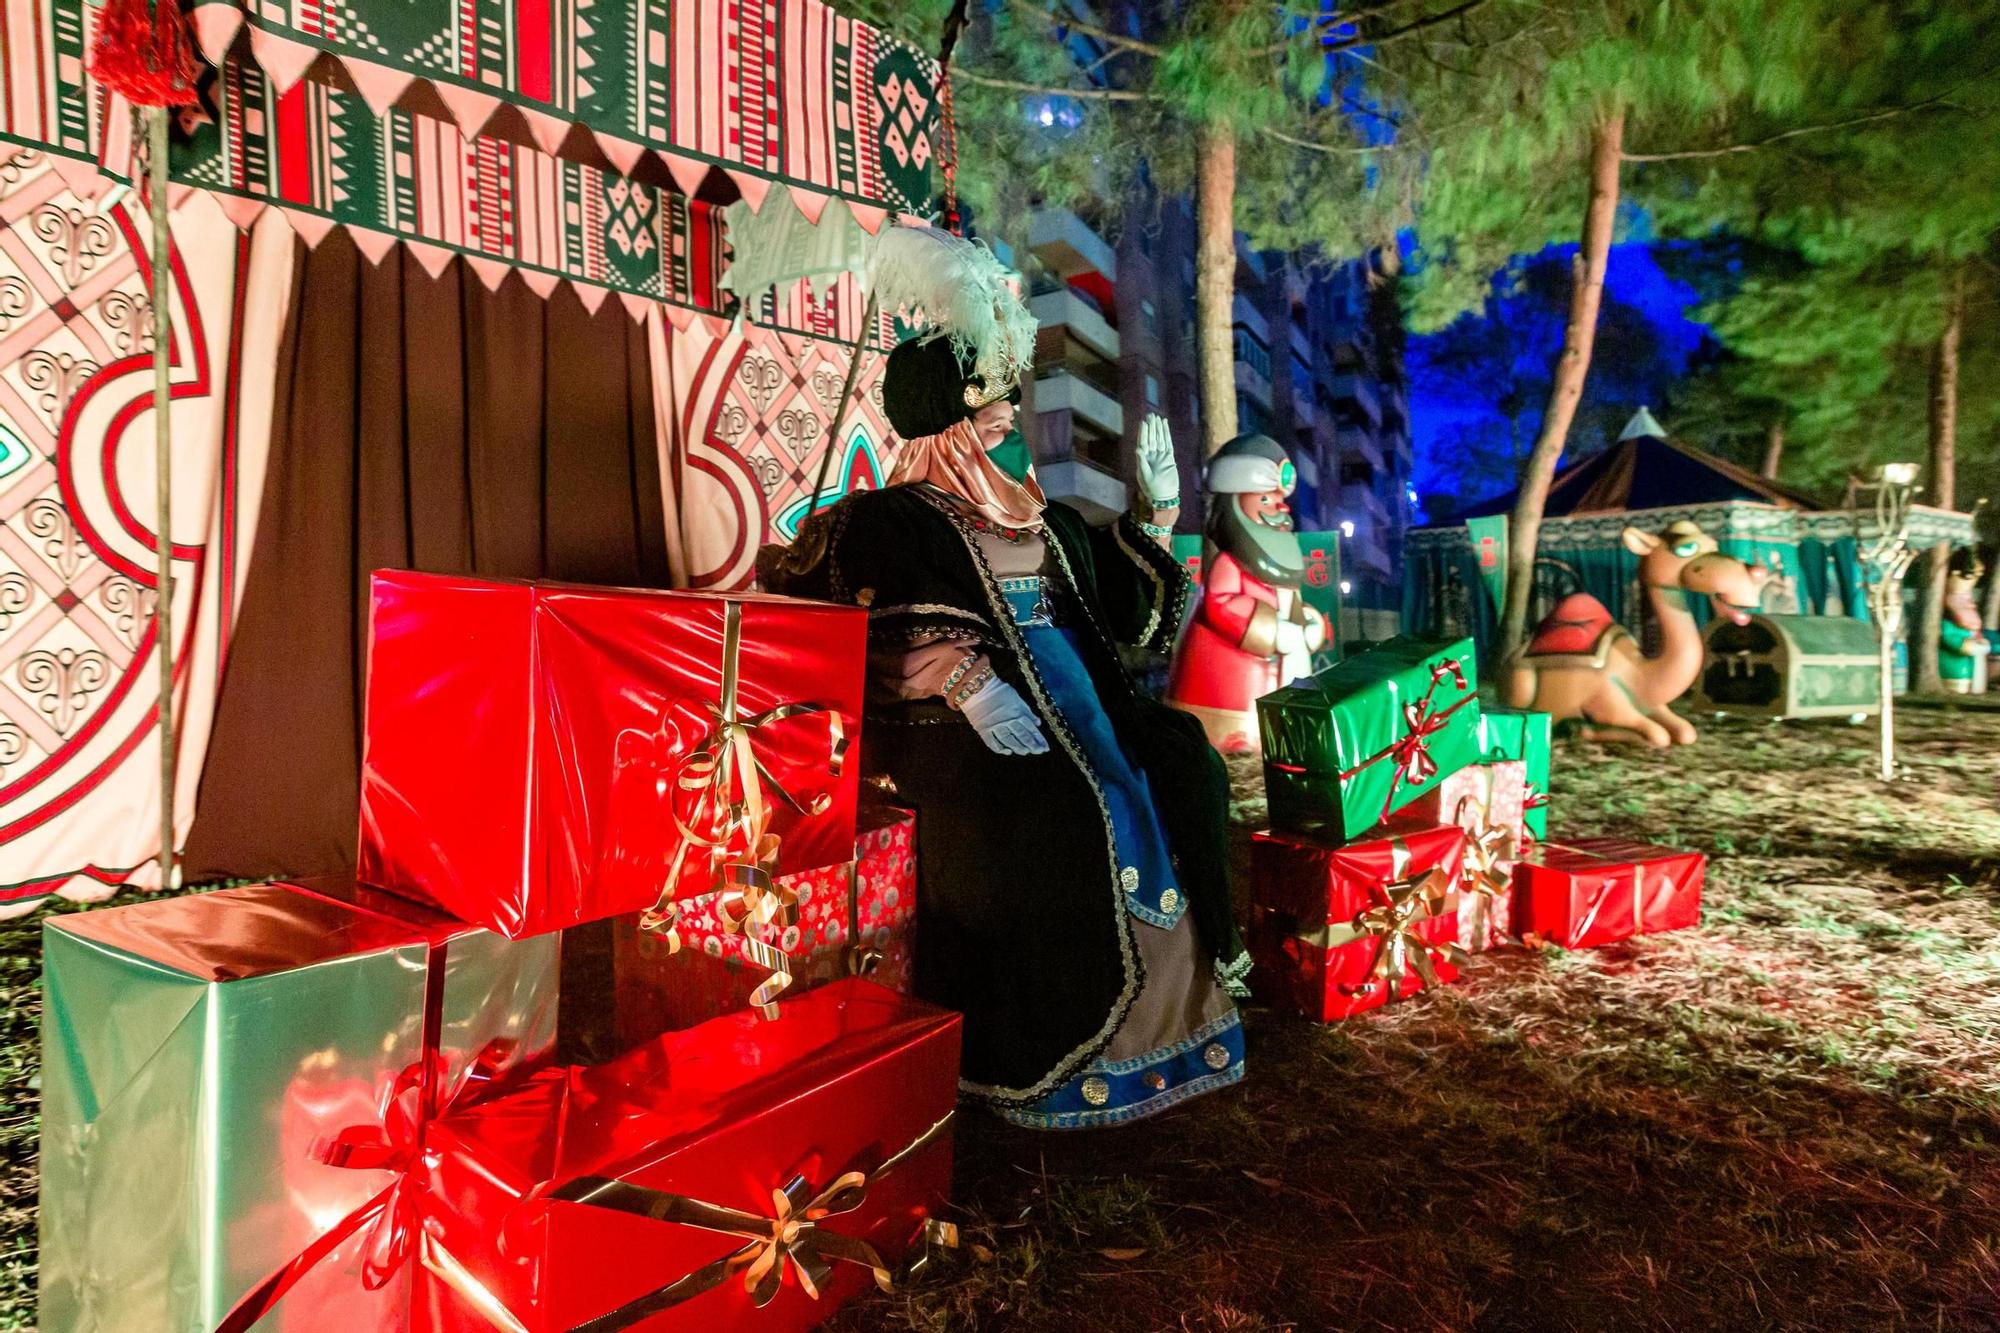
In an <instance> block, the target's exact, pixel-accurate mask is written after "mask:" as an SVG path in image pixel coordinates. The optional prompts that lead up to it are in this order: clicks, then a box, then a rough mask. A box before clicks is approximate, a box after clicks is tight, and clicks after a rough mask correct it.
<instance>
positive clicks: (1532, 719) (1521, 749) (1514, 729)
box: [1479, 708, 1549, 842]
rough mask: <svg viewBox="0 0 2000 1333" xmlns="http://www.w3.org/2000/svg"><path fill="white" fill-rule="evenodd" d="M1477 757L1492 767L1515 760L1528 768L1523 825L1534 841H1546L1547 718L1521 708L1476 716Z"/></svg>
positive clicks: (1547, 806)
mask: <svg viewBox="0 0 2000 1333" xmlns="http://www.w3.org/2000/svg"><path fill="white" fill-rule="evenodd" d="M1479 751H1480V757H1481V758H1483V759H1486V760H1489V761H1491V762H1493V763H1506V762H1508V761H1510V760H1518V761H1519V762H1522V763H1525V764H1526V765H1527V766H1528V812H1527V816H1526V818H1525V820H1524V822H1525V823H1526V824H1527V826H1528V832H1530V833H1532V834H1534V835H1535V841H1537V842H1546V841H1548V837H1549V715H1548V714H1547V713H1531V712H1528V711H1527V710H1525V709H1521V708H1489V709H1486V710H1485V711H1484V712H1482V713H1481V714H1480V715H1479Z"/></svg>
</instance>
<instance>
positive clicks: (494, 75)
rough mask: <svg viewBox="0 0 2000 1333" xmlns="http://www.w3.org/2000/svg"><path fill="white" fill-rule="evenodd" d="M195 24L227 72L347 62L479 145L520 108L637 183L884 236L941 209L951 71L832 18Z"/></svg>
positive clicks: (686, 6)
mask: <svg viewBox="0 0 2000 1333" xmlns="http://www.w3.org/2000/svg"><path fill="white" fill-rule="evenodd" d="M193 20H194V24H195V27H196V30H197V32H198V33H199V34H200V37H201V42H202V45H203V47H204V49H205V50H207V51H208V53H209V55H210V58H211V59H217V58H218V57H219V56H220V55H221V54H222V53H223V52H224V51H227V50H229V49H231V48H232V45H233V44H234V43H236V42H238V41H241V40H243V39H244V37H245V35H246V34H247V42H246V43H245V44H246V45H247V46H248V47H249V49H250V50H251V52H252V54H253V55H254V56H255V58H256V60H257V61H258V63H259V64H261V65H262V66H263V67H264V68H265V70H266V71H267V72H268V73H269V74H270V75H271V77H272V78H273V79H274V80H275V81H276V82H277V84H278V86H279V88H280V90H281V91H288V90H289V89H290V87H291V85H292V83H293V82H294V81H296V80H297V79H299V78H300V77H301V76H303V75H304V74H305V73H306V72H307V70H308V67H309V66H311V65H313V63H314V62H315V61H316V60H318V59H319V57H320V56H322V55H331V56H332V57H334V59H335V60H336V61H338V62H339V63H340V65H341V66H343V67H344V69H345V71H346V73H347V76H348V79H349V80H351V81H352V82H353V83H354V85H355V86H356V87H357V88H359V89H361V90H362V92H363V93H364V94H365V95H366V96H367V98H368V99H369V101H370V102H372V103H373V104H374V106H375V107H376V108H377V109H378V110H385V109H387V108H388V107H389V105H390V104H391V103H392V102H394V101H395V100H396V99H398V98H399V97H401V96H403V94H404V93H405V92H406V91H407V90H408V89H409V87H410V85H411V84H413V83H417V82H421V83H424V84H428V85H430V86H431V87H432V88H433V89H435V92H436V95H437V99H438V100H440V101H442V102H443V104H444V105H445V107H446V108H447V109H448V111H449V113H450V114H451V116H452V117H453V118H454V119H455V120H456V121H457V122H458V124H459V126H460V127H461V128H462V129H464V130H465V131H466V132H467V133H474V132H477V131H479V130H480V129H482V128H484V127H485V125H486V124H487V122H488V121H489V120H490V119H491V118H492V117H493V116H494V115H495V113H496V112H499V111H500V110H501V109H502V108H510V109H512V110H513V111H514V112H516V113H518V114H519V116H520V117H521V118H522V119H523V120H524V121H526V122H527V124H528V127H529V129H530V131H531V133H533V135H534V137H535V138H536V140H537V141H538V142H539V143H540V144H541V146H542V147H543V148H544V149H545V150H547V151H549V152H558V151H562V150H563V146H564V144H565V141H566V140H567V139H568V138H569V134H570V130H571V129H572V127H574V126H577V125H581V126H583V127H584V128H585V129H586V130H588V131H589V132H590V133H591V135H592V136H594V137H595V139H596V140H597V145H598V149H599V150H600V151H602V152H603V153H604V154H605V156H606V157H607V158H609V160H610V161H611V162H612V163H613V164H614V165H615V166H617V167H618V169H619V170H620V171H623V172H625V173H627V174H630V172H631V170H632V167H633V166H634V164H635V163H636V162H637V161H638V159H639V156H640V155H641V154H642V153H645V152H653V153H658V154H660V155H661V156H662V157H664V158H666V159H667V160H668V163H669V165H670V166H674V167H676V169H677V171H678V170H679V169H681V168H682V167H683V166H684V165H686V164H699V165H702V166H717V167H721V168H722V169H724V170H725V171H727V172H729V174H730V175H731V176H732V177H733V178H734V179H735V180H736V181H737V182H738V184H739V185H740V186H741V187H742V188H743V191H744V193H745V195H746V196H748V197H750V199H751V202H752V203H753V204H755V203H758V202H760V201H761V198H762V195H763V192H764V191H765V190H766V189H768V188H769V186H770V185H772V184H782V185H786V186H791V187H798V188H801V189H802V190H803V191H806V192H810V193H812V194H816V195H820V196H833V197H836V198H839V199H842V200H844V201H846V202H848V203H849V205H850V206H852V207H854V208H855V209H856V212H857V215H861V216H862V217H863V221H864V222H865V223H866V224H867V225H868V226H869V227H870V229H871V230H873V228H874V227H875V226H876V225H879V223H880V221H881V219H882V217H883V216H884V215H885V214H887V213H896V212H916V211H923V210H924V209H926V208H927V207H928V205H929V199H930V164H931V151H932V149H931V145H932V135H933V132H934V130H935V126H936V119H937V109H936V106H935V105H934V103H935V89H936V86H937V74H938V71H937V65H936V63H935V62H934V61H933V60H931V59H930V58H929V57H928V56H926V55H924V54H922V53H921V52H919V51H917V50H916V49H914V48H912V47H909V46H906V45H904V44H903V43H901V42H898V41H896V40H894V39H893V38H890V37H888V36H886V35H884V34H883V33H881V32H879V31H877V30H876V29H874V28H871V27H869V26H868V25H867V24H865V23H857V22H855V21H853V20H852V19H848V18H843V17H842V16H841V15H840V14H838V13H836V12H835V11H834V10H832V9H830V8H829V7H828V6H826V5H825V4H823V3H821V2H820V0H762V3H757V4H750V3H745V2H744V0H258V3H255V4H252V3H248V2H247V0H204V2H203V3H198V4H196V5H195V7H194V10H193ZM682 187H683V189H688V188H689V185H688V182H687V181H686V180H685V179H682ZM821 203H823V200H822V201H821ZM821 203H811V204H806V205H805V207H806V208H807V212H808V215H809V216H814V217H817V216H818V212H819V208H820V206H821Z"/></svg>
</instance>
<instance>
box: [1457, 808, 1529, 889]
mask: <svg viewBox="0 0 2000 1333" xmlns="http://www.w3.org/2000/svg"><path fill="white" fill-rule="evenodd" d="M1472 803H1473V801H1472V797H1470V796H1461V797H1459V799H1458V809H1456V810H1455V811H1453V812H1452V817H1451V822H1452V823H1454V824H1456V825H1458V826H1459V828H1461V829H1464V830H1465V871H1464V873H1463V874H1462V875H1460V877H1459V883H1460V885H1461V886H1462V887H1463V888H1464V889H1465V891H1466V892H1467V893H1478V894H1483V895H1485V896H1486V897H1488V898H1491V897H1493V896H1495V895H1496V894H1501V893H1507V892H1509V891H1510V890H1511V889H1512V888H1513V883H1514V880H1513V876H1512V875H1511V874H1510V873H1509V872H1508V871H1507V870H1505V869H1503V868H1502V867H1503V866H1504V865H1505V864H1506V863H1507V862H1509V861H1512V860H1514V859H1515V856H1516V854H1517V853H1518V852H1519V847H1520V840H1519V838H1518V837H1517V836H1516V833H1515V830H1513V829H1508V828H1501V827H1500V826H1498V825H1497V824H1495V823H1493V818H1492V816H1493V803H1492V800H1491V799H1490V797H1489V799H1488V800H1487V801H1486V802H1484V803H1483V804H1481V805H1479V807H1478V811H1479V815H1478V820H1477V831H1475V830H1474V829H1473V828H1469V827H1467V825H1466V822H1465V814H1466V806H1467V805H1470V804H1472Z"/></svg>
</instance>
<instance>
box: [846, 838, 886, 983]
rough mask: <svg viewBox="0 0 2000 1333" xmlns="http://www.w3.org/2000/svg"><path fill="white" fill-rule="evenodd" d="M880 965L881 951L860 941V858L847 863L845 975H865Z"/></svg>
mask: <svg viewBox="0 0 2000 1333" xmlns="http://www.w3.org/2000/svg"><path fill="white" fill-rule="evenodd" d="M881 965H882V951H881V950H880V949H877V948H875V947H874V946H872V945H868V944H863V943H862V942H861V858H860V857H856V858H855V859H854V860H852V861H850V862H848V863H847V975H849V976H850V977H866V976H871V975H873V974H874V972H875V969H876V968H878V967H880V966H881Z"/></svg>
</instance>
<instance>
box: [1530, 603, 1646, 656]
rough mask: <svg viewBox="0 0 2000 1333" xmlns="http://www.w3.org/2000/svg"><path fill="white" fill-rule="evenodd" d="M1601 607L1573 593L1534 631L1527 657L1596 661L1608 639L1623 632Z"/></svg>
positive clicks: (1622, 627)
mask: <svg viewBox="0 0 2000 1333" xmlns="http://www.w3.org/2000/svg"><path fill="white" fill-rule="evenodd" d="M1624 628H1625V627H1624V626H1622V625H1620V624H1619V623H1618V622H1617V621H1616V620H1613V619H1612V618H1611V612H1609V611H1607V610H1606V609H1605V607H1604V603H1602V602H1600V601H1598V600H1597V599H1596V598H1595V597H1592V596H1591V595H1590V594H1589V593H1587V592H1573V593H1571V594H1570V595H1569V596H1567V597H1565V598H1563V599H1562V600H1561V601H1560V602H1557V603H1556V608H1555V610H1553V611H1551V612H1549V614H1548V615H1547V616H1545V617H1543V619H1542V623H1541V624H1539V625H1537V626H1536V627H1535V637H1534V638H1533V639H1531V640H1530V641H1529V643H1528V651H1527V656H1529V657H1596V656H1597V655H1598V653H1599V651H1600V649H1601V645H1603V643H1604V642H1605V638H1606V636H1607V635H1611V634H1614V633H1622V632H1624Z"/></svg>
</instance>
